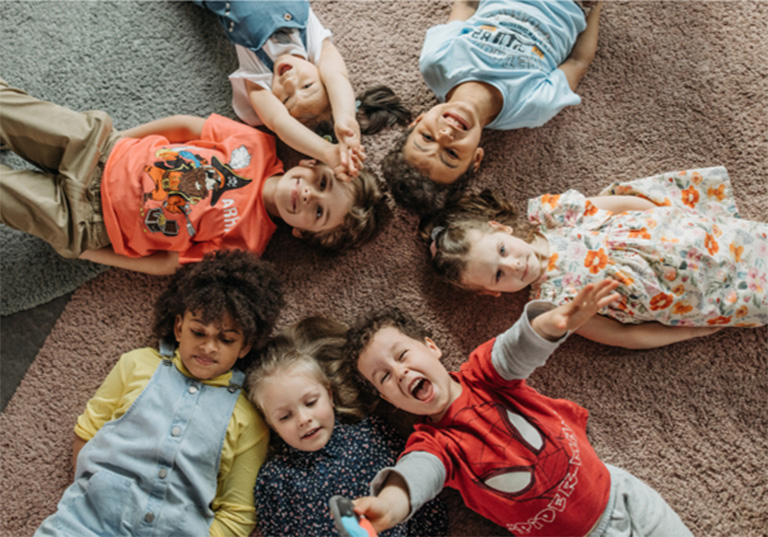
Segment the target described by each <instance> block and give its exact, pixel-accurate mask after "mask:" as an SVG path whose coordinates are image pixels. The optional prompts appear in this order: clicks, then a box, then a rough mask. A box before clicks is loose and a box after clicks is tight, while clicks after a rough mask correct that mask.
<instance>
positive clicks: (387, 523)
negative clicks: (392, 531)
mask: <svg viewBox="0 0 768 537" xmlns="http://www.w3.org/2000/svg"><path fill="white" fill-rule="evenodd" d="M352 503H353V504H355V513H357V514H358V515H360V516H364V517H365V518H367V519H368V521H369V522H370V523H371V525H372V526H373V529H374V530H376V532H377V533H381V532H382V531H385V530H388V529H389V528H391V527H392V526H394V525H396V524H398V523H399V522H400V520H396V519H395V518H396V517H395V515H394V513H392V510H391V509H390V506H389V504H388V502H386V501H384V500H382V498H380V497H378V496H364V497H362V498H357V499H356V500H352Z"/></svg>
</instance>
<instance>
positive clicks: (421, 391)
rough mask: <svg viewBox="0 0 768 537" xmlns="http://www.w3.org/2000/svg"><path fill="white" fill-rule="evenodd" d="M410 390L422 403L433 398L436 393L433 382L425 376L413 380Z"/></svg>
mask: <svg viewBox="0 0 768 537" xmlns="http://www.w3.org/2000/svg"><path fill="white" fill-rule="evenodd" d="M409 391H410V392H411V395H413V396H414V397H415V398H416V399H418V400H419V401H421V402H422V403H425V402H427V401H428V400H429V399H431V398H432V395H433V393H434V390H433V389H432V383H431V382H429V381H428V380H427V379H425V378H418V379H416V380H414V381H413V382H411V385H410V387H409Z"/></svg>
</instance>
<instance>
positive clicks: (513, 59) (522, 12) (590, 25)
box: [382, 0, 602, 215]
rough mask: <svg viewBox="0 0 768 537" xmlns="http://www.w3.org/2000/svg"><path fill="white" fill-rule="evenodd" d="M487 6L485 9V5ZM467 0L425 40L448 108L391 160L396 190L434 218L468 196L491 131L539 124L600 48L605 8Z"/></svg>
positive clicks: (426, 116) (429, 79)
mask: <svg viewBox="0 0 768 537" xmlns="http://www.w3.org/2000/svg"><path fill="white" fill-rule="evenodd" d="M478 4H479V5H478ZM591 4H594V5H593V6H592V7H591V10H590V12H589V15H587V16H586V18H585V16H584V11H583V10H582V8H581V7H580V6H579V5H578V4H577V3H576V2H574V1H571V0H568V1H560V2H545V1H542V0H483V1H481V2H479V3H478V2H468V1H461V0H459V1H457V2H454V3H453V9H452V11H451V14H450V17H449V18H448V22H447V23H446V24H439V25H436V26H433V27H432V28H430V29H429V30H428V31H427V35H426V37H425V38H424V47H423V48H422V51H421V58H420V60H419V68H420V70H421V73H422V75H423V76H424V80H425V82H426V83H427V85H428V86H429V87H430V89H431V90H432V91H434V92H435V95H436V96H437V98H438V100H440V101H441V103H440V104H438V105H435V106H434V107H432V108H431V109H430V110H428V111H427V112H425V113H422V114H419V116H418V117H417V118H416V119H415V120H414V122H413V123H412V124H411V128H410V129H409V130H408V132H406V133H405V134H404V135H403V136H401V137H400V139H399V140H398V141H397V142H396V143H395V146H394V147H393V149H392V150H391V152H390V153H389V154H388V155H387V157H386V158H385V159H384V161H383V163H382V170H383V172H384V176H385V179H386V180H387V182H388V183H389V185H390V190H391V191H392V193H393V196H394V197H395V200H397V201H398V203H400V204H401V205H403V206H404V207H406V208H408V209H410V210H413V211H415V212H417V213H418V214H421V215H424V214H427V213H430V212H433V211H435V210H437V209H439V208H440V207H441V206H442V205H443V204H444V203H445V201H446V199H445V198H446V196H449V195H450V194H451V193H453V192H455V191H457V190H460V189H461V188H463V187H464V185H466V184H467V182H468V181H469V180H470V179H471V177H472V176H473V174H474V173H475V172H476V171H477V169H478V168H479V166H480V163H481V161H482V160H483V157H484V155H485V153H484V151H483V149H482V148H481V147H479V145H480V138H481V135H482V131H483V129H485V128H488V129H497V130H510V129H519V128H522V127H538V126H541V125H543V124H544V123H545V122H547V121H548V120H549V119H550V118H552V117H553V116H554V115H555V114H557V113H558V112H559V111H560V110H561V109H562V108H564V107H566V106H571V105H576V104H579V103H580V102H581V99H580V97H579V96H578V95H577V94H576V93H575V90H576V88H577V86H578V85H579V82H580V81H581V80H582V78H583V77H584V75H585V74H586V72H587V70H588V68H589V66H590V64H591V63H592V60H593V58H594V56H595V51H596V50H597V38H598V25H599V20H600V11H601V9H602V3H601V2H592V3H591Z"/></svg>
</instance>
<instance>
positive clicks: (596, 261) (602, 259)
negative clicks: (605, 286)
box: [584, 248, 608, 274]
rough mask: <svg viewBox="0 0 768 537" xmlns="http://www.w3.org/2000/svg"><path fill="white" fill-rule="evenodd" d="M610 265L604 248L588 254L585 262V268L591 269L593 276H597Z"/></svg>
mask: <svg viewBox="0 0 768 537" xmlns="http://www.w3.org/2000/svg"><path fill="white" fill-rule="evenodd" d="M607 264H608V256H607V255H605V252H604V251H603V249H602V248H600V249H599V250H597V251H595V250H590V251H589V252H587V258H586V259H585V260H584V266H585V267H587V268H588V269H589V272H591V273H592V274H597V273H598V272H600V271H601V270H602V269H604V268H605V266H606V265H607Z"/></svg>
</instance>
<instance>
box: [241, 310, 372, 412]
mask: <svg viewBox="0 0 768 537" xmlns="http://www.w3.org/2000/svg"><path fill="white" fill-rule="evenodd" d="M348 331H349V327H348V326H347V325H345V324H343V323H340V322H337V321H333V320H331V319H327V318H325V317H319V316H316V317H308V318H306V319H303V320H301V321H298V322H296V323H294V324H292V325H290V326H288V327H286V328H284V329H283V330H282V331H280V332H279V333H278V334H277V335H276V336H275V337H274V338H272V339H271V340H270V341H269V343H268V344H267V346H266V348H265V349H264V352H262V354H261V356H260V357H259V358H258V359H257V360H256V364H255V365H254V366H253V367H252V368H251V369H250V370H249V371H248V373H247V375H246V377H245V390H246V393H247V394H248V398H249V399H250V400H251V402H252V403H253V404H254V405H255V406H256V408H257V409H258V410H259V412H261V414H262V415H264V409H263V408H262V406H261V403H260V401H259V391H260V387H261V386H263V385H264V383H265V382H267V381H268V380H269V379H271V378H272V377H274V376H275V375H276V374H279V373H282V372H284V371H288V370H291V369H293V368H299V369H301V370H303V372H305V373H307V374H309V375H310V376H311V377H313V378H315V379H316V380H317V382H318V383H320V384H321V385H323V386H325V387H326V388H328V389H330V391H331V393H332V394H333V400H334V405H335V409H336V412H337V414H339V416H340V417H344V418H347V419H349V420H351V421H355V420H359V419H362V418H363V417H365V416H366V414H367V407H366V405H364V404H362V403H361V401H360V397H359V392H358V390H357V389H356V387H355V386H354V384H352V383H351V382H350V381H349V379H351V378H352V377H351V372H350V371H347V370H346V369H348V368H347V367H346V365H345V364H344V362H343V360H341V359H340V358H341V356H342V355H343V351H344V346H345V344H346V342H347V332H348Z"/></svg>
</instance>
